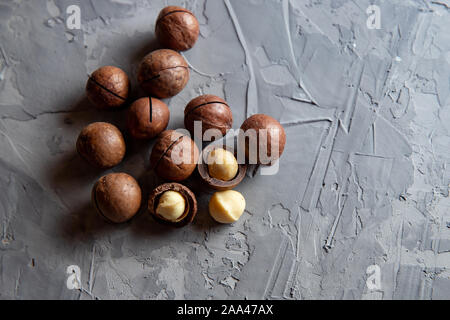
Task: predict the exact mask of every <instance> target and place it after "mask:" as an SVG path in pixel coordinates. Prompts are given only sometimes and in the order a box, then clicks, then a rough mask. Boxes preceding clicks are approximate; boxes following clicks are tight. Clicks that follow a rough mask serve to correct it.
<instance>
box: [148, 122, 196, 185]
mask: <svg viewBox="0 0 450 320" xmlns="http://www.w3.org/2000/svg"><path fill="white" fill-rule="evenodd" d="M198 158H199V150H198V148H197V145H196V144H195V142H194V141H193V140H192V139H191V138H189V137H188V136H185V135H183V134H181V133H179V132H177V131H174V130H167V131H164V132H163V133H161V135H160V137H159V139H158V141H157V142H156V144H155V146H154V147H153V150H152V154H151V156H150V164H151V167H152V168H153V170H155V172H156V174H157V175H158V176H160V177H161V178H163V179H165V180H168V181H176V182H180V181H183V180H186V179H187V178H189V177H190V176H191V174H192V173H193V172H194V170H195V168H196V166H197V163H198Z"/></svg>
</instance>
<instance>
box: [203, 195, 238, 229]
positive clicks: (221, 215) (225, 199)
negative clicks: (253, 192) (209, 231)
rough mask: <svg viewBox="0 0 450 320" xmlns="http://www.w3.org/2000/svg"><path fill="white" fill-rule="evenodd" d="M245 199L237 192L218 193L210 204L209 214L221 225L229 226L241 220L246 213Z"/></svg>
mask: <svg viewBox="0 0 450 320" xmlns="http://www.w3.org/2000/svg"><path fill="white" fill-rule="evenodd" d="M245 206H246V203H245V199H244V197H243V196H242V194H240V193H239V192H237V191H233V190H229V191H221V192H217V193H215V194H214V195H213V197H212V198H211V201H210V202H209V213H210V214H211V216H212V217H213V218H214V220H216V221H217V222H219V223H224V224H229V223H234V222H236V221H238V220H239V219H240V217H241V216H242V214H243V213H244V211H245Z"/></svg>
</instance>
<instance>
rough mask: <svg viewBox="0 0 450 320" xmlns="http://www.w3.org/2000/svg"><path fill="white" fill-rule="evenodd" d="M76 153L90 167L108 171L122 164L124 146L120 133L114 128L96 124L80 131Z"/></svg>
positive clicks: (101, 123) (107, 124) (104, 124)
mask: <svg viewBox="0 0 450 320" xmlns="http://www.w3.org/2000/svg"><path fill="white" fill-rule="evenodd" d="M77 151H78V154H79V155H80V156H81V157H82V158H83V159H85V160H86V161H87V162H89V163H90V164H91V165H93V166H95V167H97V168H100V169H109V168H112V167H114V166H116V165H118V164H119V163H121V162H122V160H123V158H124V157H125V152H126V145H125V140H124V138H123V136H122V133H121V132H120V130H119V129H118V128H117V127H116V126H114V125H112V124H109V123H105V122H96V123H92V124H90V125H88V126H87V127H86V128H84V129H83V130H82V131H81V133H80V135H79V137H78V140H77Z"/></svg>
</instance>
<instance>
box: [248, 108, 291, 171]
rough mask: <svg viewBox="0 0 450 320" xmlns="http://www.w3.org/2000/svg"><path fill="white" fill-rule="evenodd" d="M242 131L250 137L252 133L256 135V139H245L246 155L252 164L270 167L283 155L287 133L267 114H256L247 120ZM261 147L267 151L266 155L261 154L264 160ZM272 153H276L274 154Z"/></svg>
mask: <svg viewBox="0 0 450 320" xmlns="http://www.w3.org/2000/svg"><path fill="white" fill-rule="evenodd" d="M241 129H242V131H243V132H244V133H246V134H248V135H250V134H251V131H253V133H255V136H254V139H249V138H248V137H246V138H245V154H246V158H247V161H248V162H249V163H250V164H260V165H261V164H262V165H270V164H271V163H273V162H274V161H276V160H278V159H279V158H280V157H281V155H282V154H283V151H284V147H285V145H286V132H285V131H284V128H283V126H282V125H281V124H280V123H279V122H278V121H277V120H275V119H274V118H272V117H270V116H268V115H265V114H256V115H254V116H252V117H250V118H248V119H247V120H245V122H244V123H243V124H242V127H241ZM251 140H254V141H251ZM241 143H242V142H240V144H241ZM260 145H262V146H263V147H264V148H265V149H266V150H265V153H264V151H262V152H261V153H263V158H261V155H260ZM272 151H274V153H273V154H272Z"/></svg>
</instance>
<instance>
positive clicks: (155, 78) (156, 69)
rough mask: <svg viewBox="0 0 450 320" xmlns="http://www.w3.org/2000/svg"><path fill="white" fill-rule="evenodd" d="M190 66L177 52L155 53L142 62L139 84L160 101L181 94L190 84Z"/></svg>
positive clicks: (162, 51)
mask: <svg viewBox="0 0 450 320" xmlns="http://www.w3.org/2000/svg"><path fill="white" fill-rule="evenodd" d="M189 77H190V73H189V65H188V64H187V62H186V60H185V59H184V58H183V57H182V56H181V55H180V54H179V53H178V52H176V51H173V50H169V49H161V50H156V51H153V52H152V53H150V54H148V55H147V56H145V57H144V59H143V60H142V62H141V64H140V66H139V70H138V82H139V84H140V85H141V87H142V89H144V91H145V92H146V93H147V94H148V95H150V96H152V97H157V98H160V99H165V98H170V97H173V96H175V95H177V94H178V93H180V92H181V91H182V90H183V89H184V88H185V87H186V85H187V83H188V82H189Z"/></svg>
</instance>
